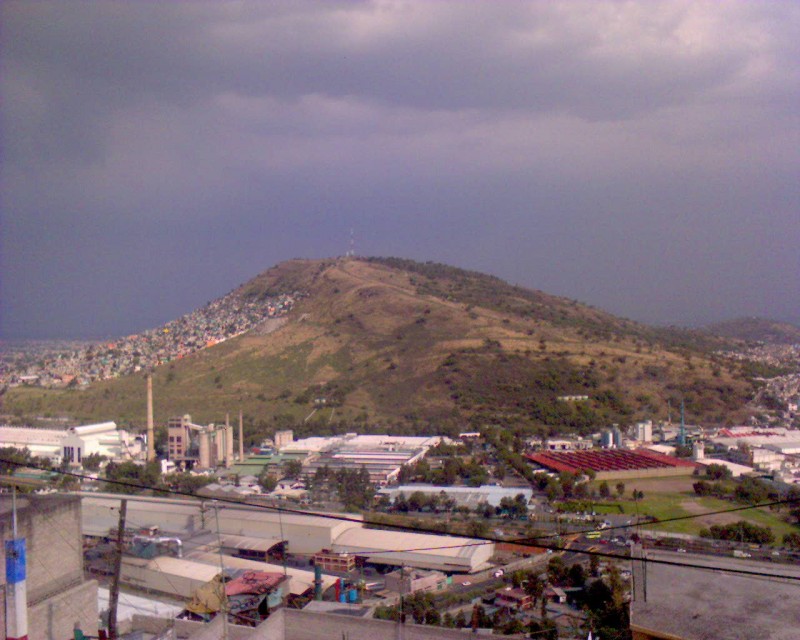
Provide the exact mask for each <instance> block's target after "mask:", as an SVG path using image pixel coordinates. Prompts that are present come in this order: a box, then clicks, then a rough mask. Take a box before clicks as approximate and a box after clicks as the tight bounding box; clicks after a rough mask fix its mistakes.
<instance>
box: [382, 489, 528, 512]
mask: <svg viewBox="0 0 800 640" xmlns="http://www.w3.org/2000/svg"><path fill="white" fill-rule="evenodd" d="M417 491H419V492H420V493H423V494H425V495H426V496H441V495H445V496H447V497H448V498H452V499H453V500H455V502H456V504H457V505H458V506H463V507H469V508H470V509H474V508H475V507H477V506H478V505H481V504H489V505H491V506H493V507H499V506H500V502H501V501H502V500H503V498H511V499H514V498H516V497H517V496H518V495H520V494H522V495H523V496H524V497H525V502H526V503H528V502H530V500H531V498H532V497H533V490H532V489H529V488H524V487H497V486H494V485H482V486H480V487H438V486H436V485H432V484H405V485H401V486H399V487H387V488H385V489H381V490H380V491H379V492H378V493H380V494H382V495H388V496H389V497H390V498H391V499H392V500H394V499H395V498H397V496H399V495H400V494H401V493H402V494H403V495H404V496H405V497H406V498H408V497H409V496H410V495H411V494H412V493H415V492H417Z"/></svg>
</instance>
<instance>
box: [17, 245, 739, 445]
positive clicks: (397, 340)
mask: <svg viewBox="0 0 800 640" xmlns="http://www.w3.org/2000/svg"><path fill="white" fill-rule="evenodd" d="M232 293H233V294H235V297H236V298H240V299H242V300H244V301H247V300H251V301H257V300H266V299H271V298H277V297H279V296H282V295H287V294H296V302H295V304H294V306H293V307H292V308H291V309H290V310H289V311H288V312H287V313H286V315H285V316H283V317H282V318H281V322H280V323H275V324H274V325H271V326H270V327H269V330H265V328H264V327H263V326H260V327H256V328H255V329H252V330H250V331H248V332H246V333H244V334H242V335H239V336H238V337H233V338H231V339H229V340H226V341H225V342H222V343H220V344H216V345H214V346H210V347H208V348H204V349H202V350H200V351H198V352H196V353H193V354H190V355H186V356H185V357H183V358H182V359H180V360H175V361H172V362H169V363H168V364H165V365H162V366H160V367H158V368H157V369H156V370H155V372H154V386H155V395H156V400H155V408H156V418H157V420H158V421H160V422H164V421H165V420H166V419H167V418H168V417H170V416H173V415H182V414H184V413H191V414H192V416H193V418H194V419H195V420H197V421H200V422H211V421H221V420H224V417H225V414H226V413H229V414H233V413H234V412H237V411H238V410H239V408H241V409H242V410H243V412H244V414H245V424H246V426H247V429H248V431H249V432H250V433H251V434H252V436H253V437H254V438H255V437H256V436H257V435H258V434H268V433H271V432H272V431H274V430H275V429H276V428H279V427H287V426H289V427H293V428H295V429H296V430H297V431H298V433H302V432H306V433H325V432H331V431H344V430H349V431H353V430H356V431H365V430H376V429H377V430H383V431H385V430H386V429H388V428H391V429H393V430H394V431H400V432H421V431H429V432H430V431H436V432H449V433H457V432H458V431H459V430H464V429H470V428H473V427H480V426H481V425H485V424H502V425H505V426H507V427H508V428H509V429H510V430H512V431H517V432H519V433H531V432H537V433H552V434H556V433H559V432H562V431H564V430H578V431H582V432H588V431H592V430H596V429H598V428H601V427H603V426H607V425H609V424H611V423H614V422H616V423H620V424H624V423H629V422H631V421H634V420H637V419H644V418H656V419H658V418H666V417H667V415H668V410H669V409H668V406H669V405H670V404H671V406H673V407H675V406H678V404H679V403H680V402H681V400H683V401H684V402H685V404H686V407H687V413H688V415H689V416H690V419H691V420H692V421H696V422H700V421H703V422H712V423H719V424H734V423H737V422H739V421H741V420H742V419H744V418H745V417H746V415H748V412H747V410H746V409H744V407H745V404H746V402H747V400H748V398H750V397H751V396H752V394H753V391H754V387H753V384H752V383H751V381H750V380H748V379H747V378H746V377H745V376H744V375H743V373H742V371H743V369H742V366H741V364H740V363H738V362H734V361H732V360H727V359H724V358H722V357H721V356H719V355H717V354H716V353H717V352H718V351H719V350H721V349H722V348H724V347H727V346H729V345H730V342H729V341H726V340H723V339H720V338H717V337H715V336H712V335H710V334H708V333H704V332H699V331H686V330H680V329H659V328H654V327H649V326H647V325H643V324H640V323H636V322H633V321H631V320H625V319H622V318H618V317H616V316H613V315H611V314H609V313H606V312H604V311H600V310H598V309H595V308H592V307H589V306H587V305H583V304H581V303H579V302H577V301H574V300H568V299H566V298H560V297H557V296H553V295H551V294H547V293H544V292H542V291H535V290H529V289H525V288H522V287H517V286H514V285H510V284H508V283H506V282H504V281H502V280H501V279H499V278H495V277H493V276H488V275H485V274H481V273H477V272H472V271H465V270H462V269H457V268H455V267H450V266H447V265H442V264H438V263H419V262H413V261H410V260H404V259H400V258H336V259H324V260H290V261H287V262H283V263H281V264H278V265H276V266H274V267H272V268H271V269H269V270H267V271H265V272H264V273H262V274H260V275H258V276H256V277H255V278H253V279H252V280H250V281H248V282H246V283H245V284H243V285H242V286H240V287H238V288H237V289H235V290H234V292H232ZM229 295H231V294H229ZM564 396H588V397H589V399H588V400H587V401H578V402H575V401H569V400H564V399H563V397H564ZM3 403H4V409H5V411H6V412H9V413H11V412H13V413H16V414H17V415H43V414H51V415H58V414H63V413H69V414H70V415H73V416H75V417H76V418H78V419H100V418H102V419H116V420H117V421H118V422H121V423H123V424H130V425H131V426H133V427H141V426H142V425H143V423H144V418H145V402H144V380H143V374H142V373H137V374H133V375H128V376H122V377H119V378H116V379H111V380H105V381H102V382H98V383H93V384H92V385H91V386H90V387H89V388H87V389H84V390H81V389H67V390H42V389H35V388H16V389H11V390H10V391H9V392H8V393H6V394H5V396H4V397H3Z"/></svg>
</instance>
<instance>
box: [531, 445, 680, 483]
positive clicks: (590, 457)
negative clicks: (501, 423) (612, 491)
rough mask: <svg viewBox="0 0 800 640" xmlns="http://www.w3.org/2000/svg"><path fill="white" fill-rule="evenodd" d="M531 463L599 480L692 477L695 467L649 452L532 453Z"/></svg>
mask: <svg viewBox="0 0 800 640" xmlns="http://www.w3.org/2000/svg"><path fill="white" fill-rule="evenodd" d="M526 457H527V458H528V460H530V461H531V462H533V463H534V464H535V465H537V466H538V467H540V468H541V469H546V470H548V471H555V472H556V473H560V472H562V471H568V472H570V473H576V474H580V473H583V472H584V471H594V472H595V474H596V478H597V479H598V480H618V479H624V478H641V477H658V476H678V475H691V474H692V473H693V472H694V470H695V463H694V462H690V461H688V460H682V459H680V458H674V457H672V456H666V455H663V454H660V453H656V452H654V451H649V450H647V449H638V450H636V451H626V450H619V449H604V450H602V451H558V452H550V451H548V452H544V453H529V454H527V455H526Z"/></svg>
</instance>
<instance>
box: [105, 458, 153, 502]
mask: <svg viewBox="0 0 800 640" xmlns="http://www.w3.org/2000/svg"><path fill="white" fill-rule="evenodd" d="M106 478H107V479H108V480H114V482H109V483H106V490H107V491H110V492H112V493H127V494H133V493H139V492H140V491H142V490H144V489H148V488H151V489H155V490H158V489H160V488H161V487H160V484H161V466H160V464H159V463H158V461H157V460H154V461H153V462H148V463H147V464H143V465H140V464H136V463H135V462H132V461H130V460H129V461H126V462H121V463H119V464H118V463H115V462H113V461H112V462H109V463H108V466H107V467H106Z"/></svg>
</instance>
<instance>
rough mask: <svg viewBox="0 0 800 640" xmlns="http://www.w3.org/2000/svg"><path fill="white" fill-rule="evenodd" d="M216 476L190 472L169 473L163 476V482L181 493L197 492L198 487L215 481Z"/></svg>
mask: <svg viewBox="0 0 800 640" xmlns="http://www.w3.org/2000/svg"><path fill="white" fill-rule="evenodd" d="M216 480H217V478H215V477H214V476H197V475H194V474H192V473H188V472H184V473H171V474H169V475H167V476H164V483H165V484H166V485H167V486H169V487H170V488H171V489H174V490H175V491H180V492H182V493H191V494H192V495H194V494H196V493H197V490H198V489H202V488H203V487H205V486H206V485H208V484H211V483H212V482H216Z"/></svg>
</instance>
